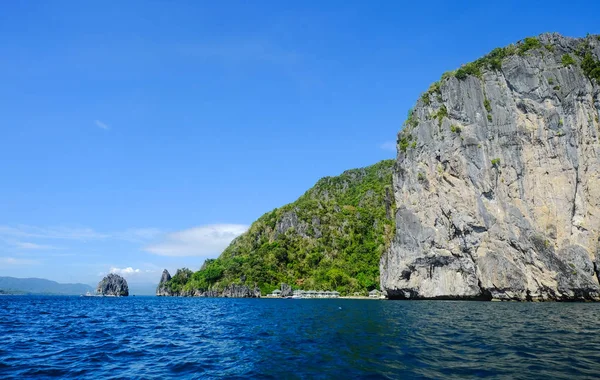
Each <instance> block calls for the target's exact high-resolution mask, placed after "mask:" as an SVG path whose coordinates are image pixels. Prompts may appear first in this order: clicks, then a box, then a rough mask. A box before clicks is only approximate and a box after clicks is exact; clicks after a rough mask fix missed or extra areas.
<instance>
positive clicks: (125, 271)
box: [110, 267, 142, 275]
mask: <svg viewBox="0 0 600 380" xmlns="http://www.w3.org/2000/svg"><path fill="white" fill-rule="evenodd" d="M141 272H142V271H141V270H140V269H133V268H132V267H127V268H115V267H111V268H110V273H114V274H120V275H128V274H136V273H141Z"/></svg>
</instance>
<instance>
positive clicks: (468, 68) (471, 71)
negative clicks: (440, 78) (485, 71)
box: [454, 62, 481, 80]
mask: <svg viewBox="0 0 600 380" xmlns="http://www.w3.org/2000/svg"><path fill="white" fill-rule="evenodd" d="M469 75H473V76H476V77H478V78H479V77H481V66H480V65H479V64H477V63H476V62H471V63H467V64H466V65H463V66H462V67H461V68H459V69H458V70H456V73H455V74H454V76H455V77H456V78H457V79H459V80H464V79H466V78H467V77H468V76H469Z"/></svg>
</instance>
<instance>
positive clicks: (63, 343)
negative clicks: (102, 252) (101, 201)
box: [0, 296, 600, 379]
mask: <svg viewBox="0 0 600 380" xmlns="http://www.w3.org/2000/svg"><path fill="white" fill-rule="evenodd" d="M0 337H1V338H0V339H1V344H0V378H2V379H8V378H18V379H24V378H50V377H57V378H77V379H82V378H103V379H104V378H111V377H112V378H165V377H166V378H169V377H178V378H213V377H215V378H216V377H222V378H249V377H254V378H273V379H280V378H344V379H347V378H373V379H376V378H436V379H439V378H470V377H488V378H506V379H526V378H532V379H534V378H535V379H539V378H554V379H556V378H564V379H573V378H598V376H600V304H584V303H570V304H565V303H496V302H450V301H417V302H407V301H404V302H403V301H366V300H342V299H338V300H286V299H281V300H275V299H219V298H212V299H211V298H160V297H128V298H84V297H36V296H2V297H0Z"/></svg>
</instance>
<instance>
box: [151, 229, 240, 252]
mask: <svg viewBox="0 0 600 380" xmlns="http://www.w3.org/2000/svg"><path fill="white" fill-rule="evenodd" d="M247 229H248V226H246V225H242V224H212V225H206V226H199V227H194V228H190V229H187V230H183V231H178V232H174V233H170V234H168V235H166V236H165V238H164V241H162V242H159V243H157V244H151V245H149V246H147V247H145V250H146V251H148V252H151V253H154V254H156V255H162V256H215V255H218V254H220V253H221V252H222V251H223V250H224V249H225V248H226V247H227V246H228V245H229V243H231V241H232V240H233V239H234V238H236V237H237V236H239V235H241V234H243V233H244V232H246V230H247Z"/></svg>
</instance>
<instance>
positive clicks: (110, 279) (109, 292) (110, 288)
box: [96, 273, 129, 297]
mask: <svg viewBox="0 0 600 380" xmlns="http://www.w3.org/2000/svg"><path fill="white" fill-rule="evenodd" d="M96 293H98V294H101V295H103V296H116V297H126V296H128V295H129V286H128V285H127V280H125V279H124V278H123V277H121V276H119V275H117V274H114V273H111V274H109V275H108V276H106V277H104V278H103V279H102V281H100V282H99V283H98V287H97V288H96Z"/></svg>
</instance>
